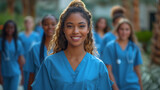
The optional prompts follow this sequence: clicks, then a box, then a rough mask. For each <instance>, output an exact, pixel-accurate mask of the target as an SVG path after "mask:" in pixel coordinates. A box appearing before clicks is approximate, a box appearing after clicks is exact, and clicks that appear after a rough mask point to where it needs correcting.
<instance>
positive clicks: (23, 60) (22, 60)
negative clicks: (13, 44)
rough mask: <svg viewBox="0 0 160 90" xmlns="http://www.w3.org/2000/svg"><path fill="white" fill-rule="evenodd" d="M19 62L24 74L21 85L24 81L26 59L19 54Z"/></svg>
mask: <svg viewBox="0 0 160 90" xmlns="http://www.w3.org/2000/svg"><path fill="white" fill-rule="evenodd" d="M18 63H19V66H20V70H21V74H22V80H21V85H22V84H23V82H24V77H23V65H24V64H25V59H24V57H23V56H19V58H18Z"/></svg>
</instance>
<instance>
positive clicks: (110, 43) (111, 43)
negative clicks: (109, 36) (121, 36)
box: [106, 40, 116, 48]
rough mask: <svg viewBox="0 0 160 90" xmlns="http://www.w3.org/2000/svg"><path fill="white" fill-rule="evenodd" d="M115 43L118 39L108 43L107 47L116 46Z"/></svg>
mask: <svg viewBox="0 0 160 90" xmlns="http://www.w3.org/2000/svg"><path fill="white" fill-rule="evenodd" d="M115 44H116V40H112V41H110V42H108V43H107V44H106V47H109V48H111V47H114V45H115Z"/></svg>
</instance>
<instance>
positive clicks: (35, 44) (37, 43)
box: [31, 42, 41, 49]
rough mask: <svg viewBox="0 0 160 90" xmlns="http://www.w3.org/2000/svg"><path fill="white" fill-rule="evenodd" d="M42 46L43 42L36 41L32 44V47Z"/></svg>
mask: <svg viewBox="0 0 160 90" xmlns="http://www.w3.org/2000/svg"><path fill="white" fill-rule="evenodd" d="M40 46H41V42H34V43H33V44H32V45H31V49H37V48H38V49H39V48H40Z"/></svg>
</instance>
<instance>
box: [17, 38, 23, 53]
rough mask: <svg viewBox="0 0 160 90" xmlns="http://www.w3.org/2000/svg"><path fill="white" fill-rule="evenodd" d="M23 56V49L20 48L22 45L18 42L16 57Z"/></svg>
mask: <svg viewBox="0 0 160 90" xmlns="http://www.w3.org/2000/svg"><path fill="white" fill-rule="evenodd" d="M23 54H24V48H23V47H22V43H21V41H20V40H18V55H19V56H21V55H23Z"/></svg>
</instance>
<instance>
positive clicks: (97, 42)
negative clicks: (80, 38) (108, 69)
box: [93, 31, 103, 54]
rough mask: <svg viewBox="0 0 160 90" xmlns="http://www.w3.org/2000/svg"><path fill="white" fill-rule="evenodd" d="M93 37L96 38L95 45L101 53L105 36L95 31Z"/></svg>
mask: <svg viewBox="0 0 160 90" xmlns="http://www.w3.org/2000/svg"><path fill="white" fill-rule="evenodd" d="M93 38H94V40H95V46H96V48H97V51H98V53H99V54H100V45H101V43H102V39H103V38H102V37H101V36H100V35H99V34H98V33H97V32H95V31H94V32H93Z"/></svg>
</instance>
